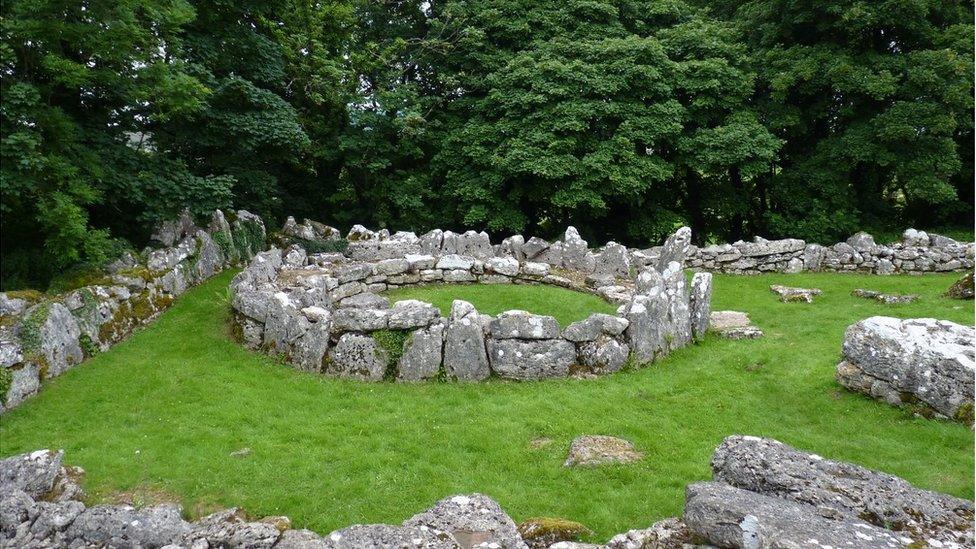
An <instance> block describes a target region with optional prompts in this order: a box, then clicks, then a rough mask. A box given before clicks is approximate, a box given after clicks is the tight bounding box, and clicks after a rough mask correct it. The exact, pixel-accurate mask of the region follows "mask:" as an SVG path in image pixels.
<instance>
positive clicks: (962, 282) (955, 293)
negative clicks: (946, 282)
mask: <svg viewBox="0 0 976 549" xmlns="http://www.w3.org/2000/svg"><path fill="white" fill-rule="evenodd" d="M945 295H946V297H951V298H953V299H973V295H974V290H973V273H966V274H964V275H962V278H960V279H959V280H957V281H956V282H954V283H953V284H952V286H949V289H948V290H946V293H945Z"/></svg>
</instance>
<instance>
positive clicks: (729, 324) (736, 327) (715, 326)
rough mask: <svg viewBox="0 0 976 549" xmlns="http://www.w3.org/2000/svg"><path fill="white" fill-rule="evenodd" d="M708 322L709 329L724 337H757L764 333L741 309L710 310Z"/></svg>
mask: <svg viewBox="0 0 976 549" xmlns="http://www.w3.org/2000/svg"><path fill="white" fill-rule="evenodd" d="M708 324H709V330H711V331H713V332H716V333H718V334H719V335H720V336H722V337H724V338H726V339H758V338H760V337H762V336H763V335H764V334H763V331H762V330H760V329H759V328H758V327H756V326H754V325H753V324H752V321H751V320H749V315H748V314H747V313H743V312H742V311H712V313H711V314H710V315H709V321H708Z"/></svg>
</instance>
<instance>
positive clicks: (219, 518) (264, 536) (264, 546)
mask: <svg viewBox="0 0 976 549" xmlns="http://www.w3.org/2000/svg"><path fill="white" fill-rule="evenodd" d="M284 520H285V521H286V524H290V521H287V519H284ZM280 536H281V531H280V530H279V528H278V526H277V525H275V524H273V523H272V521H258V522H254V521H249V520H248V519H247V517H246V516H245V514H244V512H243V511H242V510H241V509H239V508H237V507H232V508H230V509H225V510H223V511H218V512H216V513H213V514H210V515H207V516H206V517H203V518H202V519H200V520H198V521H197V522H196V523H194V524H193V525H192V529H191V531H190V532H187V533H186V534H184V537H183V540H182V544H183V545H185V546H187V547H199V546H203V547H247V548H249V549H271V547H274V546H275V543H276V542H277V541H278V538H279V537H280Z"/></svg>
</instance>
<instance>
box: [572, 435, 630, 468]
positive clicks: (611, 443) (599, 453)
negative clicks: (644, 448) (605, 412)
mask: <svg viewBox="0 0 976 549" xmlns="http://www.w3.org/2000/svg"><path fill="white" fill-rule="evenodd" d="M642 457H644V454H642V453H641V452H638V451H637V449H636V448H634V445H633V443H631V442H630V441H629V440H624V439H622V438H617V437H611V436H606V435H583V436H579V437H576V438H575V439H574V440H573V443H572V444H571V445H570V447H569V455H568V456H567V457H566V462H565V463H563V466H565V467H580V466H582V467H590V466H594V465H604V464H607V463H633V462H635V461H637V460H639V459H641V458H642Z"/></svg>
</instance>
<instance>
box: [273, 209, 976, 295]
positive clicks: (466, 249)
mask: <svg viewBox="0 0 976 549" xmlns="http://www.w3.org/2000/svg"><path fill="white" fill-rule="evenodd" d="M290 221H291V223H292V225H291V228H292V229H293V230H295V231H302V232H303V233H304V234H306V235H308V234H313V228H312V224H313V223H314V222H311V221H307V220H306V221H305V223H304V224H302V225H299V224H297V223H294V220H293V219H292V220H290ZM318 225H319V227H318V228H317V229H316V230H318V232H319V233H320V234H321V233H322V232H323V231H324V230H325V229H322V227H324V226H321V224H318ZM288 229H289V227H288V226H287V225H286V230H288ZM327 229H328V232H329V233H330V234H332V235H333V238H338V231H336V230H335V229H332V228H327ZM347 238H348V240H349V250H348V255H349V256H350V257H351V258H353V259H358V260H362V261H378V260H382V259H391V258H399V257H403V255H404V254H407V253H410V254H430V255H442V254H445V255H446V254H459V255H465V256H470V257H474V258H477V259H482V260H485V259H488V258H491V257H512V258H515V259H517V260H519V261H520V262H522V261H529V262H536V263H546V264H548V265H550V266H551V267H553V268H563V269H568V270H572V271H575V272H578V273H582V274H584V275H586V276H589V277H591V278H592V280H593V282H595V283H600V282H601V281H602V282H607V281H609V280H611V279H612V278H614V277H617V278H629V277H633V276H635V275H636V274H637V273H638V272H639V271H640V270H641V269H642V268H644V267H647V266H654V267H656V268H657V269H658V271H663V270H664V268H665V267H666V266H667V263H668V262H669V261H671V260H672V258H669V257H668V253H669V252H668V250H669V249H675V247H674V244H675V242H670V244H671V246H670V247H669V243H667V242H666V243H665V244H664V245H662V246H655V247H651V248H645V249H638V248H627V247H625V246H623V245H622V244H618V243H615V242H608V243H607V244H606V245H604V246H603V247H601V248H597V249H590V248H589V247H588V243H587V242H586V241H585V240H583V239H582V238H581V237H580V235H579V233H578V232H577V231H576V229H574V228H573V227H569V228H568V229H567V230H566V232H565V234H564V235H563V237H562V238H561V239H559V240H557V241H555V242H547V241H545V240H543V239H541V238H537V237H532V238H529V239H526V238H525V237H523V236H522V235H514V236H510V237H507V238H505V239H504V240H502V241H501V242H500V243H497V244H492V242H491V240H490V239H489V236H488V234H487V233H485V232H476V231H466V232H464V233H454V232H452V231H442V230H439V229H438V230H434V231H430V232H428V233H426V234H424V235H421V236H419V237H418V236H417V235H415V234H414V233H410V232H402V231H401V232H397V233H393V234H390V233H389V231H386V230H382V231H371V230H369V229H366V228H365V227H362V226H361V225H357V226H355V227H354V228H353V229H352V230H351V231H350V232H349V234H348V237H347ZM671 238H672V239H674V238H676V237H675V236H672V237H671ZM680 238H681V239H684V238H689V239H690V233H689V234H688V235H687V236H681V237H680ZM682 244H685V242H682ZM974 246H976V244H974V243H972V242H958V241H956V240H953V239H951V238H948V237H945V236H942V235H937V234H928V233H926V232H924V231H917V230H915V229H908V230H906V231H905V232H904V233H903V235H902V239H901V241H899V242H895V243H891V244H878V243H876V242H875V240H874V237H872V236H871V235H869V234H867V233H863V232H862V233H858V234H856V235H854V236H852V237H850V238H849V239H847V241H845V242H839V243H836V244H834V245H832V246H823V245H820V244H813V243H807V242H806V241H803V240H799V239H795V238H787V239H782V240H766V239H764V238H760V237H756V238H754V239H753V241H752V242H743V241H739V242H735V243H732V244H716V245H710V246H705V247H697V246H693V245H690V244H689V245H688V246H687V248H683V249H685V254H684V255H685V257H684V264H685V266H686V267H688V268H691V269H694V270H696V271H705V272H721V273H732V274H759V273H766V272H779V273H799V272H857V273H866V274H878V275H890V274H899V273H905V274H922V273H933V272H951V271H967V270H972V269H973V256H974Z"/></svg>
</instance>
